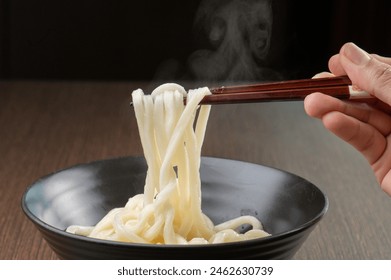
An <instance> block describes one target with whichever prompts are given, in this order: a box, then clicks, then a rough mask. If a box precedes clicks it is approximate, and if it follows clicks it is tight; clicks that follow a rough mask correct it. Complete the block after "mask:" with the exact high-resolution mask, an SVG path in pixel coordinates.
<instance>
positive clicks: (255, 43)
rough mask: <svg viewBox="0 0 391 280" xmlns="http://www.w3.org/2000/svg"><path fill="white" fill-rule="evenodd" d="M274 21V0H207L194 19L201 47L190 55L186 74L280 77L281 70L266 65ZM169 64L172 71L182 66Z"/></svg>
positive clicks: (244, 78)
mask: <svg viewBox="0 0 391 280" xmlns="http://www.w3.org/2000/svg"><path fill="white" fill-rule="evenodd" d="M272 23H273V12H272V5H271V1H270V0H203V1H202V2H201V4H200V6H199V8H198V11H197V13H196V16H195V19H194V30H195V35H196V41H197V43H198V44H199V45H200V46H201V47H200V48H199V49H198V50H196V51H195V52H193V53H192V54H191V55H190V56H189V58H188V61H187V67H186V68H187V70H186V71H185V72H186V77H185V78H187V79H188V78H190V79H195V80H202V81H221V80H225V81H252V80H258V81H260V80H275V79H277V78H278V74H277V73H276V72H274V71H273V70H271V69H269V68H268V67H266V61H267V57H268V54H269V50H270V41H271V34H272ZM165 66H166V68H171V71H174V69H180V68H179V66H178V64H177V63H176V62H175V61H170V62H167V63H166V65H165ZM167 70H168V69H166V70H165V71H166V72H165V73H166V74H167V73H168V72H167Z"/></svg>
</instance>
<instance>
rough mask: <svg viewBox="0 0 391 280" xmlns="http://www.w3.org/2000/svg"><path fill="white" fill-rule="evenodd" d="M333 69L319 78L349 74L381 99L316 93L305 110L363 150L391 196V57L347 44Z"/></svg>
mask: <svg viewBox="0 0 391 280" xmlns="http://www.w3.org/2000/svg"><path fill="white" fill-rule="evenodd" d="M329 69H330V71H331V73H321V74H319V75H317V77H325V76H330V75H335V76H340V75H348V76H349V78H350V79H351V81H352V84H353V85H355V86H358V87H359V88H361V89H362V90H365V91H367V92H369V93H370V94H371V95H373V96H375V97H376V98H377V99H376V100H378V101H377V102H376V103H375V104H372V105H368V104H358V103H352V102H346V101H341V100H338V99H336V98H333V97H330V96H326V95H324V94H322V93H313V94H311V95H309V96H307V98H306V99H305V100H304V108H305V111H306V112H307V114H308V115H310V116H312V117H315V118H319V119H321V120H322V122H323V124H324V126H325V127H326V128H327V129H328V130H330V131H331V132H333V133H334V134H335V135H337V136H338V137H340V138H341V139H343V140H345V141H346V142H348V143H349V144H351V145H352V146H354V147H355V148H356V149H357V150H358V151H359V152H361V153H362V154H363V155H364V157H365V158H366V159H367V160H368V162H369V164H370V165H371V167H372V169H373V171H374V173H375V176H376V178H377V180H378V182H379V184H380V186H381V188H382V189H383V190H384V191H385V192H386V193H388V194H389V195H391V114H390V112H391V58H386V57H381V56H379V55H374V54H368V53H367V52H365V51H364V50H362V49H360V48H359V47H357V46H356V45H355V44H353V43H347V44H345V45H344V46H342V48H341V50H340V52H339V54H336V55H334V56H332V57H331V58H330V60H329Z"/></svg>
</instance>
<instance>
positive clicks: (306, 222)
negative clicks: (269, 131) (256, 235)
mask: <svg viewBox="0 0 391 280" xmlns="http://www.w3.org/2000/svg"><path fill="white" fill-rule="evenodd" d="M146 169H147V166H146V163H145V160H144V159H143V158H141V157H126V158H116V159H108V160H103V161H96V162H92V163H86V164H81V165H77V166H74V167H70V168H68V169H65V170H61V171H59V172H56V173H54V174H50V175H48V176H45V177H44V178H41V179H39V180H38V181H36V182H35V183H34V184H32V185H31V186H30V187H29V188H28V189H27V191H26V192H25V194H24V196H23V199H22V208H23V211H24V212H25V214H26V215H27V217H28V218H29V219H30V220H31V221H32V222H33V223H34V224H35V225H36V227H37V228H38V229H39V230H40V232H41V233H42V235H43V237H44V238H45V240H46V241H47V242H48V244H49V245H50V247H51V248H52V249H53V250H54V251H55V252H56V253H57V255H58V256H59V257H60V258H62V259H155V260H156V259H289V258H291V257H292V256H293V255H294V254H295V253H296V251H297V250H298V249H299V248H300V246H301V244H302V243H303V242H304V241H305V239H306V238H307V236H308V234H309V233H310V232H311V231H312V229H313V228H314V226H315V225H316V224H317V223H318V222H319V221H320V219H321V218H322V217H323V215H324V214H325V212H326V211H327V207H328V200H327V197H326V196H325V195H324V194H323V192H322V191H321V190H319V189H318V188H317V187H316V186H314V185H313V184H311V183H310V182H308V181H306V180H305V179H303V178H300V177H298V176H296V175H293V174H290V173H287V172H284V171H281V170H277V169H273V168H270V167H266V166H262V165H256V164H251V163H246V162H240V161H234V160H227V159H218V158H208V157H203V158H202V161H201V181H202V210H203V212H204V213H205V214H206V215H207V216H209V217H210V218H211V219H212V221H213V222H214V223H215V224H218V223H221V222H223V221H226V220H229V219H232V218H235V217H238V216H241V215H253V216H255V217H257V218H258V219H259V220H260V221H261V222H262V223H263V224H264V227H265V230H266V231H267V232H269V233H271V234H272V236H270V237H266V238H261V239H254V240H250V241H242V242H233V243H225V244H211V245H148V244H131V243H122V242H113V241H105V240H98V239H93V238H88V237H84V236H78V235H74V234H70V233H67V232H65V231H64V230H65V229H66V228H67V227H68V226H70V225H72V224H77V225H95V224H96V223H97V222H98V221H99V220H100V219H101V218H102V217H103V216H104V215H105V214H106V213H107V212H108V211H109V210H111V209H112V208H115V207H123V206H124V205H125V204H126V202H127V200H128V198H129V197H132V196H134V195H136V194H139V193H142V192H143V187H144V181H145V176H146Z"/></svg>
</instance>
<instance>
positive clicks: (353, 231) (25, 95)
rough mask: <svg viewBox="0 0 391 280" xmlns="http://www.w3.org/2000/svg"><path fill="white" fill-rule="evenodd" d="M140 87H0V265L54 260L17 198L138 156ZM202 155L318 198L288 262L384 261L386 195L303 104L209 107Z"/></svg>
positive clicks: (390, 249)
mask: <svg viewBox="0 0 391 280" xmlns="http://www.w3.org/2000/svg"><path fill="white" fill-rule="evenodd" d="M145 86H147V84H142V83H140V84H136V83H125V82H123V83H114V82H113V83H106V82H100V83H97V82H94V83H91V82H28V81H12V82H0V214H1V215H0V259H56V256H55V254H54V253H53V252H52V251H51V249H50V248H49V246H48V245H47V244H46V242H45V241H43V240H42V238H41V236H40V234H39V233H38V231H37V230H36V229H35V228H34V226H33V225H32V223H31V222H30V221H29V220H28V219H27V218H26V217H25V216H24V214H23V212H22V210H21V208H20V201H21V197H22V195H23V192H24V191H25V189H26V188H27V187H28V186H29V185H30V184H31V183H33V182H34V181H35V180H36V179H38V178H39V177H41V176H44V175H46V174H48V173H51V172H54V171H56V170H59V169H62V168H65V167H69V166H71V165H74V164H77V163H82V162H89V161H94V160H99V159H104V158H111V157H118V156H129V155H141V154H142V149H141V146H140V142H139V138H138V137H139V136H138V132H137V127H136V122H135V119H134V114H133V111H132V109H131V108H130V106H129V102H130V92H131V90H133V89H135V88H138V87H145ZM203 154H204V155H209V156H216V157H222V158H232V159H238V160H244V161H249V162H254V163H260V164H264V165H268V166H273V167H276V168H279V169H283V170H286V171H289V172H292V173H295V174H297V175H299V176H302V177H304V178H306V179H307V180H309V181H311V182H313V183H314V184H316V185H317V186H318V187H320V188H321V189H322V190H323V191H324V192H325V193H326V194H327V196H328V197H329V200H330V208H329V211H328V213H327V214H326V216H325V217H324V219H323V220H322V221H321V223H320V224H319V225H318V226H317V227H316V229H315V230H314V231H313V233H312V234H311V235H310V236H309V238H308V240H307V241H306V243H305V244H304V245H303V247H302V248H301V249H300V251H299V252H298V253H297V254H296V256H295V258H296V259H390V258H391V235H390V234H389V233H390V232H391V216H390V213H391V198H390V197H388V196H387V195H386V194H384V193H383V192H382V191H381V190H380V188H379V186H378V184H377V183H376V181H375V178H374V176H373V174H372V172H371V170H370V168H369V166H368V164H367V163H366V161H365V160H364V159H363V158H362V157H361V155H359V154H358V153H357V152H356V151H355V150H354V149H352V148H351V147H350V146H348V145H347V144H345V143H343V142H342V141H340V140H339V139H337V138H336V137H334V136H333V135H331V134H330V133H328V132H327V131H326V130H324V128H323V127H322V125H321V124H320V123H319V122H318V121H316V120H313V119H311V118H309V117H307V116H306V115H305V113H304V111H303V104H302V102H281V103H263V104H242V105H238V104H237V105H224V106H214V107H213V108H212V114H211V116H210V119H209V124H208V129H207V134H206V139H205V143H204V147H203Z"/></svg>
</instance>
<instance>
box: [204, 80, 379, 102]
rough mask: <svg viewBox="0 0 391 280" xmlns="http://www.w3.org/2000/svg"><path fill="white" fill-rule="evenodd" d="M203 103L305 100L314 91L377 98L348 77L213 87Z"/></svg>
mask: <svg viewBox="0 0 391 280" xmlns="http://www.w3.org/2000/svg"><path fill="white" fill-rule="evenodd" d="M211 92H212V94H211V95H207V96H205V97H204V98H203V99H202V101H201V102H200V104H213V105H214V104H231V103H252V102H268V101H269V102H270V101H287V100H303V99H304V98H305V97H306V96H307V95H309V94H311V93H313V92H322V93H324V94H327V95H330V96H333V97H335V98H338V99H348V100H353V101H360V102H367V101H369V100H373V97H372V96H371V95H370V94H368V93H367V92H365V91H362V90H360V89H357V88H355V87H354V86H352V83H351V81H350V79H349V78H348V77H347V76H340V77H331V78H320V79H304V80H292V81H283V82H275V83H264V84H254V85H245V86H230V87H219V88H212V89H211Z"/></svg>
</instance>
